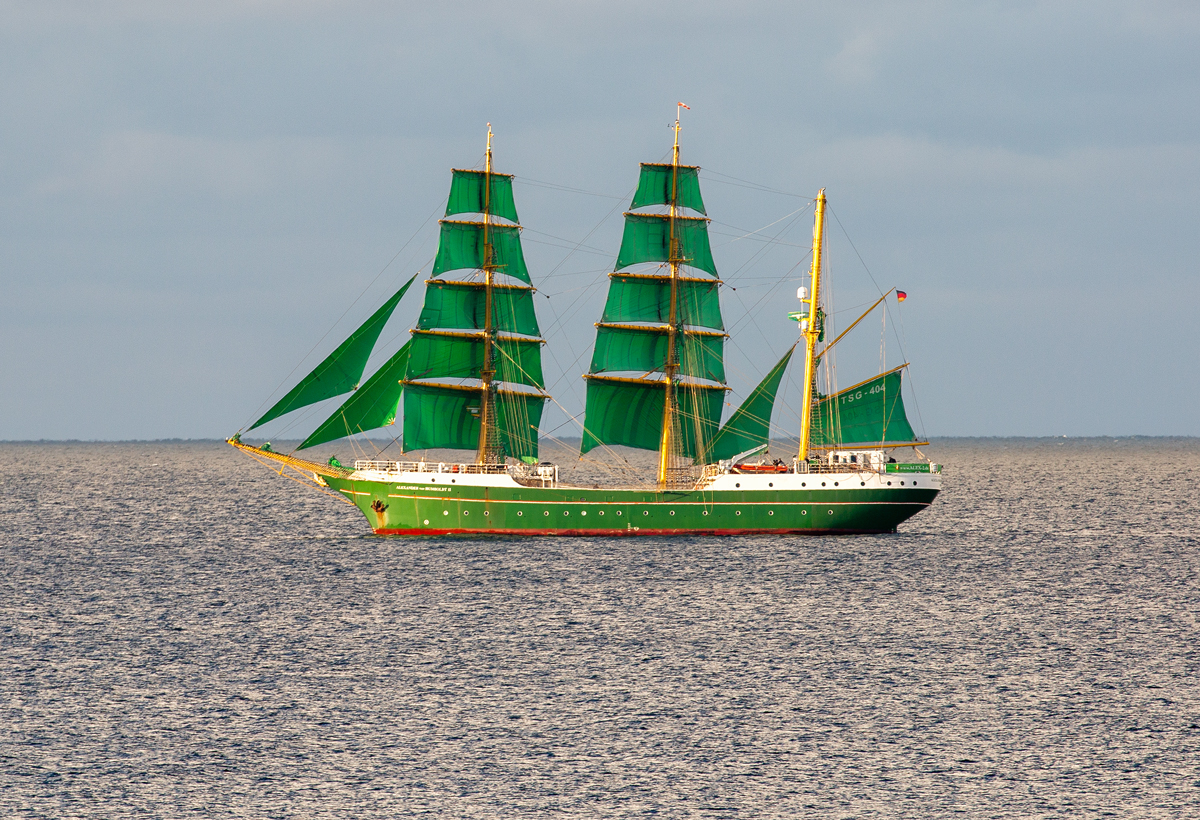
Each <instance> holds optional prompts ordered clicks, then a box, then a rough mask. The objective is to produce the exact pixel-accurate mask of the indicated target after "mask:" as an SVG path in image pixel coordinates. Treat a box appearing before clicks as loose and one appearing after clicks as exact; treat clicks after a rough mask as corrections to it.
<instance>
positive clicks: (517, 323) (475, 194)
mask: <svg viewBox="0 0 1200 820" xmlns="http://www.w3.org/2000/svg"><path fill="white" fill-rule="evenodd" d="M462 214H478V215H479V218H478V219H460V218H456V219H450V218H446V219H443V220H442V221H441V237H440V242H439V245H438V252H437V257H436V259H435V261H434V265H433V277H434V278H432V279H429V280H428V281H426V283H425V285H426V289H425V304H424V306H423V307H422V309H421V315H420V318H419V319H418V320H417V326H416V327H415V328H414V329H413V331H412V342H411V345H412V351H411V354H410V357H409V361H408V368H407V373H406V376H405V380H404V449H406V450H422V449H428V448H433V447H436V448H449V449H462V450H476V451H477V461H478V462H479V463H497V462H503V460H504V458H505V457H511V458H519V459H524V460H527V461H528V460H536V458H537V452H538V432H537V431H538V426H539V424H540V423H541V417H542V410H543V409H544V406H545V401H546V399H547V398H548V396H546V395H545V392H544V390H545V377H544V375H543V373H542V345H543V344H545V342H544V340H543V339H542V338H541V331H540V329H539V327H538V321H537V314H536V312H535V310H534V305H533V293H534V289H533V287H532V286H531V283H530V276H529V269H528V267H527V266H526V264H525V255H524V253H523V251H522V250H521V227H520V225H518V224H516V223H517V208H516V203H515V201H514V199H513V192H512V177H511V176H510V175H507V174H497V173H495V172H493V171H492V170H491V148H490V136H489V148H488V153H487V160H486V168H485V170H483V171H462V170H455V171H454V177H453V180H452V182H451V186H450V197H449V200H448V202H447V206H446V216H447V217H459V216H460V215H462ZM497 218H499V219H502V220H507V221H508V222H509V223H512V224H506V223H503V222H496V221H495V220H496V219H497ZM450 273H454V276H453V277H451V276H445V275H444V274H450ZM514 280H515V281H514Z"/></svg>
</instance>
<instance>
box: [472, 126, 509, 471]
mask: <svg viewBox="0 0 1200 820" xmlns="http://www.w3.org/2000/svg"><path fill="white" fill-rule="evenodd" d="M484 157H485V158H484V165H483V293H484V297H483V299H484V305H483V337H484V338H483V367H482V369H481V370H480V371H479V380H480V382H481V385H480V390H481V391H482V398H481V400H480V403H479V451H478V453H477V454H476V456H475V463H476V464H490V463H492V462H493V461H494V460H495V458H496V452H495V451H496V446H495V444H496V442H495V441H494V439H495V426H496V421H495V419H494V418H493V416H494V415H495V398H496V395H495V391H494V390H493V388H492V378H493V377H494V376H495V375H496V365H495V359H494V352H493V349H492V348H493V345H494V343H495V336H496V331H495V330H494V329H493V328H492V282H493V277H494V275H495V268H496V266H495V264H494V263H493V260H492V241H491V237H490V236H489V235H488V226H489V225H490V224H491V213H490V212H491V209H492V203H491V197H492V124H491V123H490V122H489V123H488V133H487V153H486V154H485V155H484ZM501 458H503V456H501Z"/></svg>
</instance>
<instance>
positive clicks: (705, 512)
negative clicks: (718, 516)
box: [700, 510, 708, 515]
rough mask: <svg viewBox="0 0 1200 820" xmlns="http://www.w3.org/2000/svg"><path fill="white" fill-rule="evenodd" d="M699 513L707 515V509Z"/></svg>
mask: <svg viewBox="0 0 1200 820" xmlns="http://www.w3.org/2000/svg"><path fill="white" fill-rule="evenodd" d="M700 514H701V515H708V510H705V511H704V512H702V513H700Z"/></svg>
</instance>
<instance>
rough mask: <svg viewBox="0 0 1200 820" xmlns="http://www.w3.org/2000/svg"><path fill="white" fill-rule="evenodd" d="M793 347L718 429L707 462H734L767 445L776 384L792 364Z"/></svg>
mask: <svg viewBox="0 0 1200 820" xmlns="http://www.w3.org/2000/svg"><path fill="white" fill-rule="evenodd" d="M795 349H796V347H795V345H793V346H792V348H791V350H789V351H788V352H787V353H785V354H784V356H783V358H782V359H780V360H779V361H778V362H777V363H776V365H775V366H774V367H772V368H771V371H770V372H769V373H767V376H766V378H764V379H763V380H762V381H761V382H759V384H758V386H757V387H755V388H754V390H753V392H751V393H750V395H749V396H747V397H746V400H745V401H744V402H742V404H741V406H739V407H738V409H737V410H735V411H733V415H732V416H730V417H729V421H727V422H725V425H724V426H723V427H722V428H721V430H720V432H719V433H717V435H716V436H715V437H714V438H713V440H712V448H711V449H710V450H709V453H708V460H709V461H720V460H721V459H725V458H733V457H734V456H736V455H739V454H741V453H745V452H746V451H747V450H753V449H754V448H755V447H760V446H762V445H764V444H767V443H768V441H769V437H770V433H771V411H772V410H774V409H775V395H776V393H778V392H779V382H780V380H782V379H783V372H784V371H785V370H787V366H788V362H789V361H791V358H792V353H793V352H794V351H795Z"/></svg>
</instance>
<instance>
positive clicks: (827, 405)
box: [810, 364, 917, 449]
mask: <svg viewBox="0 0 1200 820" xmlns="http://www.w3.org/2000/svg"><path fill="white" fill-rule="evenodd" d="M906 367H908V365H907V364H903V365H900V367H897V368H895V369H894V370H889V371H888V372H887V373H884V374H882V375H880V376H876V377H875V378H873V379H868V380H867V381H865V382H860V383H859V384H856V385H854V386H853V387H847V388H846V389H845V390H840V391H838V392H837V393H834V394H833V395H832V396H825V397H824V398H821V399H820V400H818V401H815V402H813V410H812V417H813V424H812V430H811V433H810V446H812V447H814V448H820V449H829V448H833V447H849V446H852V445H855V444H862V445H871V446H875V447H878V446H881V445H887V444H893V445H894V444H910V443H913V442H915V441H916V439H917V435H916V433H915V432H914V431H913V428H912V425H911V424H910V423H909V421H908V416H907V415H906V414H905V412H904V397H903V396H902V395H901V392H900V387H901V383H900V376H901V373H902V372H903V370H904V368H906Z"/></svg>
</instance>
